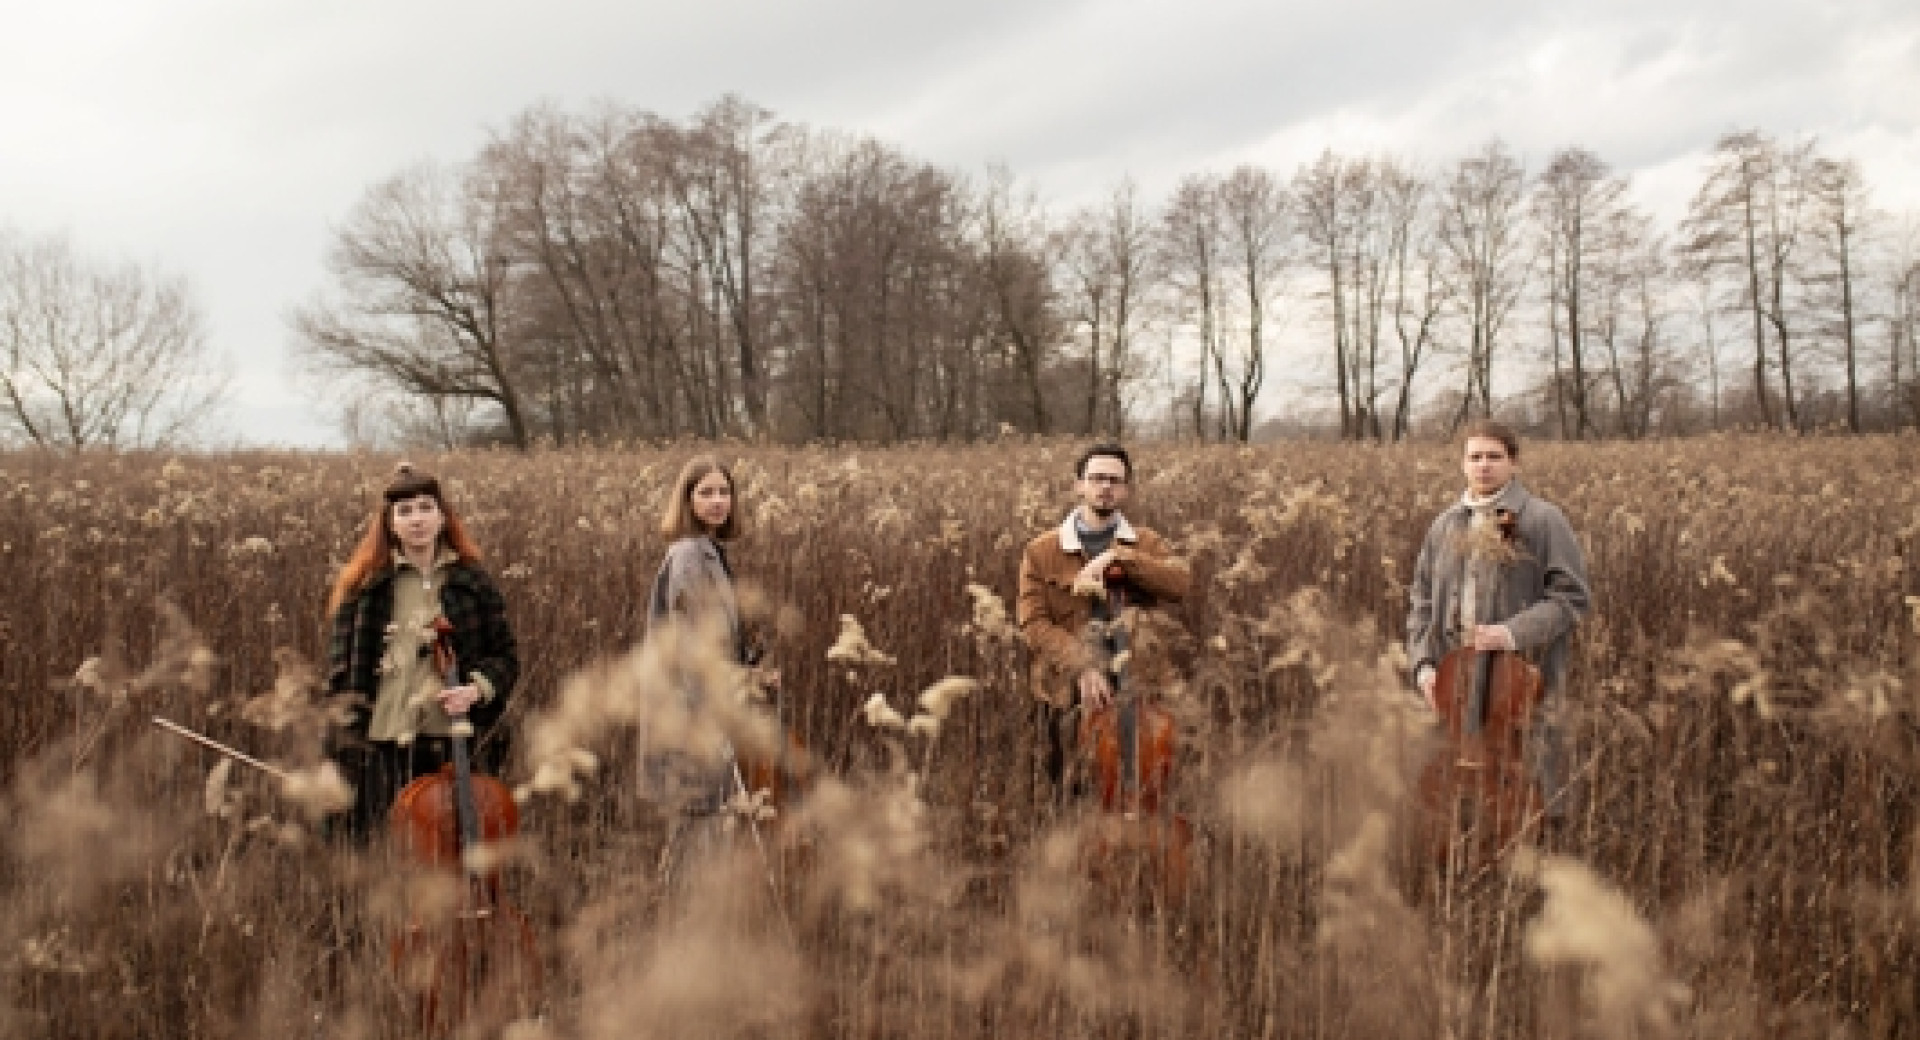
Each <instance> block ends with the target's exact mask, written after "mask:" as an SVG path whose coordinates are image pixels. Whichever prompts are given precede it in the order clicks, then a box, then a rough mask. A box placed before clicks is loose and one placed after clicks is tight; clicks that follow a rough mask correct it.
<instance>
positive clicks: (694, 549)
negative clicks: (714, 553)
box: [666, 534, 712, 560]
mask: <svg viewBox="0 0 1920 1040" xmlns="http://www.w3.org/2000/svg"><path fill="white" fill-rule="evenodd" d="M711 549H712V545H711V544H710V543H709V542H708V541H707V540H706V539H705V538H702V537H701V536H699V535H694V534H690V535H687V536H686V537H684V538H675V539H674V540H673V541H671V542H668V543H667V555H666V558H667V559H669V560H697V559H700V558H701V557H704V556H706V555H707V554H708V553H709V552H710V551H711Z"/></svg>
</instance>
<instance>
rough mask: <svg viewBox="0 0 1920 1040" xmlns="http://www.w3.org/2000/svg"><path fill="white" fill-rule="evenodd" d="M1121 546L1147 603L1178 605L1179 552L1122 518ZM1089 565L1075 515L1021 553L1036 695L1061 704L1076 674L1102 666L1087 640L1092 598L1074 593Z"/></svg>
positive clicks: (1025, 627) (1023, 620)
mask: <svg viewBox="0 0 1920 1040" xmlns="http://www.w3.org/2000/svg"><path fill="white" fill-rule="evenodd" d="M1118 520H1119V524H1120V527H1119V530H1118V531H1116V532H1115V533H1114V538H1113V540H1114V544H1115V545H1127V546H1131V547H1132V548H1133V550H1134V556H1133V559H1132V560H1131V561H1129V562H1127V563H1125V564H1123V566H1124V567H1125V568H1126V570H1127V577H1128V581H1129V584H1131V585H1132V587H1133V590H1134V592H1135V596H1134V600H1133V602H1134V603H1135V605H1137V606H1141V607H1154V606H1158V605H1159V604H1162V603H1178V602H1179V601H1180V600H1181V599H1183V598H1185V597H1186V594H1187V586H1188V584H1189V583H1190V582H1191V580H1192V578H1191V575H1189V574H1188V572H1187V565H1186V563H1184V562H1183V561H1181V560H1179V559H1176V558H1175V557H1174V556H1173V551H1172V548H1171V547H1170V546H1169V545H1168V544H1167V540H1166V539H1164V538H1162V537H1160V536H1159V535H1158V534H1155V533H1154V532H1153V531H1150V530H1148V529H1146V528H1144V527H1140V528H1136V527H1134V526H1132V525H1131V524H1129V523H1127V519H1126V517H1124V516H1123V517H1119V518H1118ZM1086 565H1087V556H1086V552H1085V550H1084V549H1083V548H1082V547H1081V545H1080V537H1079V535H1078V534H1077V533H1075V531H1074V528H1073V515H1072V514H1068V516H1067V519H1066V521H1065V522H1064V523H1062V524H1061V525H1060V526H1059V527H1058V528H1056V529H1054V530H1052V531H1048V532H1047V533H1046V534H1043V535H1040V536H1039V537H1037V538H1035V539H1034V540H1032V541H1030V542H1028V543H1027V548H1026V552H1025V553H1024V554H1023V555H1022V556H1021V558H1020V599H1019V601H1018V603H1017V604H1016V605H1015V613H1014V616H1015V618H1016V619H1017V620H1018V621H1019V623H1020V634H1021V635H1022V636H1024V637H1025V638H1026V641H1027V648H1028V650H1030V651H1031V652H1032V655H1033V665H1032V667H1033V671H1032V687H1033V695H1034V696H1035V697H1038V698H1039V699H1041V700H1044V701H1047V702H1049V703H1052V704H1054V705H1056V706H1058V707H1061V708H1069V707H1072V706H1073V703H1074V686H1073V684H1074V679H1075V678H1076V677H1077V676H1079V674H1080V673H1081V672H1083V671H1085V670H1087V669H1088V668H1098V667H1100V666H1101V662H1100V660H1099V657H1098V655H1097V654H1096V653H1095V651H1094V648H1093V647H1092V645H1090V644H1089V642H1088V641H1087V639H1086V638H1085V633H1086V628H1087V622H1088V621H1089V620H1091V619H1092V617H1093V600H1091V599H1089V598H1087V597H1085V596H1076V595H1074V594H1073V579H1074V577H1075V576H1077V575H1078V574H1079V573H1080V569H1081V568H1082V567H1085V566H1086Z"/></svg>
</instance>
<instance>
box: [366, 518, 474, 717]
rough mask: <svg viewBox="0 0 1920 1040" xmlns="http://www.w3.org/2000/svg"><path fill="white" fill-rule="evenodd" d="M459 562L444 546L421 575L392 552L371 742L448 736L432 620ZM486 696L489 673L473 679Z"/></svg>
mask: <svg viewBox="0 0 1920 1040" xmlns="http://www.w3.org/2000/svg"><path fill="white" fill-rule="evenodd" d="M458 561H459V556H458V555H456V554H455V553H454V552H453V551H452V550H450V549H441V550H440V555H439V557H438V558H437V559H435V560H434V561H433V572H432V573H431V574H428V575H422V574H421V573H420V571H419V569H418V568H416V567H415V566H414V565H413V564H412V562H410V561H409V560H408V559H407V558H406V556H405V555H404V554H402V553H399V552H396V553H394V558H393V567H394V576H393V586H392V588H393V614H392V617H393V622H392V623H391V624H389V625H388V626H387V649H386V653H385V654H383V655H382V656H381V658H380V689H379V692H378V694H377V695H376V696H375V697H374V701H373V716H372V718H371V719H369V720H368V722H367V738H368V739H369V740H385V741H392V742H394V743H397V744H406V743H410V742H411V741H412V740H413V738H414V737H415V736H416V735H418V734H422V733H424V734H426V735H428V736H433V737H444V736H446V735H448V734H449V733H450V732H452V729H453V721H452V720H451V719H449V718H448V717H447V713H446V711H445V709H443V708H441V707H440V701H439V700H438V698H437V697H436V695H437V694H438V693H439V692H440V690H441V688H442V687H443V686H445V685H446V683H445V681H444V679H443V677H442V676H440V675H437V674H435V672H434V667H433V638H434V633H433V623H434V621H435V619H437V618H439V617H440V586H441V583H442V582H444V581H445V580H446V574H447V568H448V567H449V566H451V565H453V564H454V563H456V562H458ZM470 681H471V682H472V683H473V685H474V686H475V687H476V688H478V690H479V691H480V698H481V699H482V700H486V699H487V698H489V697H491V696H492V695H493V687H492V684H491V683H489V682H488V681H487V678H486V676H484V675H480V674H477V673H476V674H474V675H473V677H472V679H471V680H470Z"/></svg>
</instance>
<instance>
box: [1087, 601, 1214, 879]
mask: <svg viewBox="0 0 1920 1040" xmlns="http://www.w3.org/2000/svg"><path fill="white" fill-rule="evenodd" d="M1106 588H1107V609H1108V616H1109V617H1110V618H1112V619H1115V620H1114V621H1113V622H1111V623H1114V624H1117V623H1118V620H1117V619H1119V618H1121V617H1122V616H1123V614H1124V612H1125V610H1126V606H1127V585H1126V574H1125V572H1124V571H1123V570H1122V569H1121V568H1119V567H1118V566H1115V567H1111V568H1109V569H1108V570H1107V573H1106ZM1123 631H1124V630H1123ZM1123 638H1124V637H1123ZM1116 656H1118V655H1116ZM1109 678H1110V679H1111V681H1112V683H1113V688H1114V691H1115V693H1114V702H1113V704H1111V705H1109V706H1108V707H1105V708H1102V709H1100V710H1098V711H1083V712H1082V713H1081V716H1080V725H1079V731H1078V738H1079V739H1078V745H1079V749H1080V754H1081V755H1082V756H1083V759H1084V761H1085V767H1086V768H1087V770H1088V771H1089V773H1090V774H1091V777H1092V780H1093V787H1094V789H1095V790H1096V791H1098V792H1099V796H1100V811H1099V812H1098V814H1096V815H1095V817H1094V818H1093V820H1092V825H1091V827H1090V829H1089V831H1088V833H1087V837H1086V839H1085V841H1084V843H1083V845H1082V849H1081V854H1082V858H1083V860H1084V862H1085V863H1086V866H1087V872H1088V874H1089V875H1090V876H1092V877H1093V878H1094V879H1095V880H1096V881H1098V882H1101V883H1102V886H1103V887H1105V888H1107V889H1108V890H1110V891H1116V892H1117V891H1123V890H1124V889H1125V888H1126V887H1127V885H1126V882H1127V881H1128V880H1129V877H1128V869H1127V865H1128V864H1129V863H1132V864H1137V868H1136V869H1138V871H1139V875H1140V876H1141V877H1144V878H1145V879H1146V880H1147V881H1149V882H1150V883H1151V885H1152V887H1153V889H1154V890H1155V891H1156V892H1157V893H1158V894H1159V895H1160V896H1161V897H1162V900H1163V902H1165V903H1167V904H1177V903H1178V902H1179V901H1180V900H1181V898H1182V897H1183V896H1184V895H1185V893H1186V888H1187V879H1188V875H1189V873H1190V869H1191V866H1190V865H1191V858H1192V848H1193V828H1192V826H1191V825H1190V824H1189V823H1188V822H1187V820H1186V818H1185V817H1183V816H1180V815H1179V814H1177V813H1175V812H1174V811H1173V803H1172V800H1171V799H1170V798H1169V797H1168V795H1169V791H1170V788H1171V787H1172V783H1173V762H1174V756H1175V755H1176V754H1177V753H1178V751H1179V732H1178V726H1177V725H1176V724H1175V722H1174V718H1173V716H1172V715H1171V714H1169V713H1168V712H1167V710H1166V709H1164V708H1162V707H1160V706H1159V705H1156V704H1150V703H1148V702H1147V701H1146V699H1145V698H1143V697H1141V696H1140V694H1139V693H1138V692H1137V691H1135V690H1134V689H1132V688H1130V686H1129V685H1128V684H1127V682H1126V675H1125V669H1124V668H1121V669H1119V670H1117V671H1112V672H1110V673H1109Z"/></svg>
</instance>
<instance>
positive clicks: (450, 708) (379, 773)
mask: <svg viewBox="0 0 1920 1040" xmlns="http://www.w3.org/2000/svg"><path fill="white" fill-rule="evenodd" d="M327 612H328V614H329V615H331V617H332V619H333V631H332V638H331V640H330V641H329V644H328V649H327V686H328V689H329V690H330V691H331V692H332V693H333V694H334V695H336V697H344V699H345V702H346V703H347V705H348V712H347V717H346V721H345V723H344V726H343V729H344V733H342V734H336V736H335V749H334V758H335V760H336V761H338V762H339V763H340V766H341V770H342V772H343V773H345V774H346V779H347V781H348V782H349V783H351V784H352V785H353V788H354V804H353V808H352V810H351V811H350V813H349V815H348V817H347V820H346V822H345V831H346V833H347V834H348V835H349V836H350V837H351V838H353V839H354V840H355V841H362V842H364V841H365V840H367V838H368V837H369V836H370V835H371V834H372V833H373V832H374V830H375V829H376V828H378V827H380V826H383V825H384V820H385V817H386V814H387V810H388V808H389V807H390V806H391V805H392V804H393V799H394V796H395V795H397V794H398V793H399V792H400V789H401V788H403V787H405V786H406V785H407V784H408V783H409V782H410V781H412V780H413V779H414V778H415V777H418V776H421V775H424V774H426V773H430V772H433V771H435V770H438V769H439V768H440V766H441V764H443V763H445V762H448V761H451V759H452V744H451V742H450V741H449V739H448V738H449V736H450V735H451V733H452V729H453V720H454V719H455V718H456V717H458V716H460V715H462V714H465V715H466V717H467V720H468V721H469V722H470V723H471V724H472V726H473V729H474V742H473V754H474V767H475V768H476V769H477V770H480V771H483V772H497V771H498V767H499V765H500V762H501V760H502V759H503V758H504V753H505V741H504V740H502V739H500V737H499V735H497V734H495V733H494V727H495V724H496V723H497V722H498V721H499V719H500V713H501V710H502V709H503V708H504V707H505V705H506V701H507V697H508V695H509V694H511V693H512V692H513V684H514V681H515V680H516V679H517V678H518V677H519V675H520V661H519V656H518V650H517V648H516V646H515V644H514V638H513V629H512V628H511V627H509V625H508V624H507V612H506V602H505V600H503V599H502V598H501V596H500V590H499V588H498V587H497V586H496V585H495V584H494V583H493V579H492V578H491V577H490V576H489V575H488V574H487V572H486V571H485V570H482V569H481V567H480V550H479V547H477V546H476V545H474V542H473V537H472V536H471V535H469V534H468V533H467V529H466V526H465V525H463V524H462V523H461V522H460V517H459V516H458V515H457V514H456V513H455V512H454V511H453V509H452V508H451V507H450V506H449V505H448V503H447V499H446V496H445V495H444V494H443V493H442V491H441V488H440V481H439V480H438V479H437V478H435V477H434V476H433V475H431V474H428V473H424V472H421V471H420V470H417V469H415V468H413V466H411V465H409V464H408V463H405V462H402V463H400V464H399V466H397V467H395V469H394V474H393V479H392V480H391V481H389V482H388V484H387V486H386V488H385V489H384V490H383V491H382V492H381V495H380V502H379V504H378V505H377V506H376V508H375V510H374V513H373V516H372V517H370V518H369V519H368V521H367V526H366V530H365V532H364V533H363V534H362V535H361V537H360V543H359V545H357V546H356V547H355V548H354V550H353V555H352V556H350V557H349V558H348V559H347V562H346V564H345V565H344V566H342V567H341V568H340V573H339V574H338V575H336V576H335V578H334V581H333V593H332V595H331V596H329V597H328V599H327ZM441 618H445V619H446V621H447V622H448V624H449V625H450V626H451V627H452V632H451V633H450V635H449V640H450V641H451V643H452V645H453V652H454V658H455V662H456V664H457V666H458V668H459V681H458V682H457V683H456V684H455V685H452V686H446V685H445V684H444V682H443V678H442V677H441V676H439V675H437V674H435V671H434V665H433V656H432V648H433V640H434V625H435V622H436V621H437V620H438V619H441Z"/></svg>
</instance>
